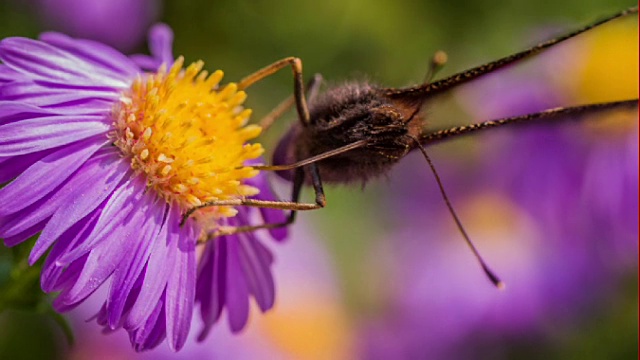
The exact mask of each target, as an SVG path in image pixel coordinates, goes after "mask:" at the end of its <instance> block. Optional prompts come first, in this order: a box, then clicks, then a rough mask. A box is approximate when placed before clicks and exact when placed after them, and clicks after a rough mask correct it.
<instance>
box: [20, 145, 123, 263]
mask: <svg viewBox="0 0 640 360" xmlns="http://www.w3.org/2000/svg"><path fill="white" fill-rule="evenodd" d="M129 170H130V168H129V165H128V164H127V163H126V162H124V161H122V160H121V159H119V158H118V154H117V153H115V152H114V153H104V154H101V155H100V156H95V157H94V158H92V159H90V160H89V161H88V162H87V163H86V164H85V166H83V167H82V168H81V169H80V170H78V171H77V172H76V175H75V176H74V177H73V178H72V179H71V180H69V182H67V184H65V185H64V186H63V188H62V189H61V190H60V191H59V192H58V193H56V194H55V195H54V196H52V198H51V200H50V201H49V202H50V203H51V206H53V207H54V209H53V212H55V213H53V216H52V218H51V220H50V221H49V223H48V224H47V226H45V228H44V229H43V231H42V234H40V237H39V238H38V241H37V242H36V244H35V245H34V247H33V249H32V250H31V255H30V256H29V262H30V263H31V264H34V263H35V262H36V261H37V260H38V259H39V258H40V256H42V254H44V252H45V251H47V249H48V248H49V246H51V244H52V243H53V242H54V241H55V240H56V239H57V238H58V237H59V236H61V235H62V234H63V233H64V232H65V231H66V230H67V229H69V228H70V227H71V226H72V225H73V224H75V223H77V222H78V221H80V220H82V219H83V218H84V217H85V216H87V215H88V214H89V213H91V212H92V211H93V210H95V209H96V208H97V207H98V206H99V205H100V204H101V203H102V202H103V201H104V200H105V199H106V198H107V196H109V195H110V194H111V193H113V191H114V190H115V189H116V186H118V184H119V183H120V181H121V180H122V178H123V177H125V176H126V175H127V174H128V173H129ZM49 202H48V203H47V204H49ZM60 204H63V205H64V208H61V209H60V210H58V211H56V210H57V209H58V207H59V205H60Z"/></svg>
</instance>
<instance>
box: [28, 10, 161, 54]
mask: <svg viewBox="0 0 640 360" xmlns="http://www.w3.org/2000/svg"><path fill="white" fill-rule="evenodd" d="M34 1H35V5H37V10H38V12H39V13H40V16H41V17H42V18H43V20H44V22H45V23H46V24H47V25H48V26H50V27H51V28H53V29H55V30H58V31H62V32H64V33H66V34H69V35H71V36H75V37H81V38H86V39H92V40H96V41H100V42H102V43H105V44H107V45H110V46H113V47H115V48H117V49H119V50H121V51H131V50H133V49H135V48H136V47H137V46H139V45H140V44H141V43H142V42H143V41H144V37H145V34H146V32H147V29H148V28H149V27H150V26H151V24H152V23H153V22H154V21H155V20H156V19H157V17H158V15H159V13H160V7H161V2H160V1H159V0H34ZM115 24H117V25H115Z"/></svg>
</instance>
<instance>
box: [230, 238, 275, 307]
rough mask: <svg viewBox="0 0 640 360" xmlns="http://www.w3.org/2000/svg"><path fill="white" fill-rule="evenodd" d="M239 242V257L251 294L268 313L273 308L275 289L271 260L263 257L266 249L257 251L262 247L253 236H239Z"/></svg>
mask: <svg viewBox="0 0 640 360" xmlns="http://www.w3.org/2000/svg"><path fill="white" fill-rule="evenodd" d="M238 242H239V245H240V247H239V250H240V251H239V252H238V256H239V259H240V262H241V264H242V268H243V270H244V274H245V278H246V280H247V283H248V285H249V288H250V289H251V293H253V295H254V297H255V299H256V302H257V303H258V306H259V307H260V309H261V310H262V311H267V310H269V309H270V308H271V307H273V303H274V300H275V289H274V283H273V277H272V276H271V270H270V268H269V265H270V263H269V260H270V259H269V258H265V257H264V256H263V255H262V254H263V253H264V251H265V250H266V249H263V250H262V251H261V250H257V249H256V248H258V247H261V246H262V245H261V244H260V243H259V242H258V241H257V240H256V239H255V238H254V237H251V236H239V237H238ZM266 251H268V250H266Z"/></svg>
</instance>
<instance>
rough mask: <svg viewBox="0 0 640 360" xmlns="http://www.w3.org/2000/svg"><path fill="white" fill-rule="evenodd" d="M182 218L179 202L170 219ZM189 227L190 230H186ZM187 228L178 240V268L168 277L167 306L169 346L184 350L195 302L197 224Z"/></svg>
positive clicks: (172, 220) (177, 221)
mask: <svg viewBox="0 0 640 360" xmlns="http://www.w3.org/2000/svg"><path fill="white" fill-rule="evenodd" d="M180 219H181V214H180V211H179V209H178V207H177V206H174V210H173V211H172V214H170V216H169V222H170V223H176V224H179V223H180ZM187 229H188V231H185V230H187ZM187 229H185V230H183V231H181V234H180V239H179V241H178V249H177V258H176V264H175V268H176V269H175V270H174V271H172V272H171V273H170V275H169V279H168V281H167V293H166V295H167V297H166V309H165V311H166V316H167V337H168V338H169V347H170V348H171V349H172V350H174V351H178V350H180V349H181V348H182V346H183V345H184V343H185V342H186V341H187V335H188V334H189V327H190V325H191V317H192V315H193V304H194V302H195V287H196V252H195V244H196V240H197V236H196V234H195V233H194V230H195V229H194V228H193V227H187Z"/></svg>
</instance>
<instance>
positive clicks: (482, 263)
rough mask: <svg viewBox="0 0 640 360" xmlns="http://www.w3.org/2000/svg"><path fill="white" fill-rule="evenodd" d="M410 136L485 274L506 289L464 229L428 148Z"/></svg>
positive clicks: (498, 285)
mask: <svg viewBox="0 0 640 360" xmlns="http://www.w3.org/2000/svg"><path fill="white" fill-rule="evenodd" d="M410 138H411V139H413V141H414V142H415V143H416V145H417V147H418V149H420V152H422V155H423V156H424V158H425V159H426V160H427V163H428V164H429V167H430V168H431V172H432V173H433V176H434V177H435V178H436V182H437V183H438V187H439V188H440V195H442V199H443V200H444V202H445V204H447V208H448V209H449V213H450V214H451V216H452V217H453V220H454V221H455V222H456V225H457V226H458V230H460V233H461V234H462V237H464V240H465V241H466V243H467V245H468V246H469V248H470V249H471V251H472V252H473V255H474V256H475V257H476V259H477V260H478V262H479V263H480V266H481V267H482V270H483V271H484V273H485V275H487V277H488V278H489V280H490V281H491V282H492V283H493V285H495V287H497V288H498V289H500V290H502V289H504V287H505V285H504V283H503V282H502V280H500V278H499V277H498V276H497V275H496V274H495V273H494V272H493V271H492V270H491V269H490V268H489V265H487V263H486V262H485V261H484V259H483V258H482V256H481V255H480V252H479V251H478V249H477V248H476V246H475V245H474V244H473V242H472V241H471V238H470V237H469V235H468V234H467V231H466V230H465V229H464V226H462V222H461V221H460V218H458V215H457V214H456V211H455V210H454V209H453V205H451V201H449V197H448V196H447V193H446V191H445V190H444V186H443V185H442V181H441V180H440V176H439V175H438V172H437V171H436V168H435V166H434V165H433V162H432V161H431V158H430V157H429V155H428V154H427V150H425V148H424V147H423V146H422V144H420V142H419V141H418V139H416V138H414V137H412V136H410Z"/></svg>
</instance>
